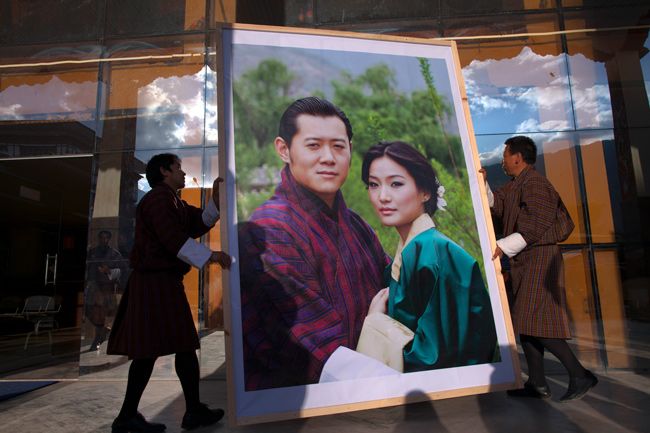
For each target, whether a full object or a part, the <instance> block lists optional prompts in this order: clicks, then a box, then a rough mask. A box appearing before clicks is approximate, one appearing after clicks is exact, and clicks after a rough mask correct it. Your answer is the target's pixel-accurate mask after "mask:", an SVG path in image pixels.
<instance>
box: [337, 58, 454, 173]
mask: <svg viewBox="0 0 650 433" xmlns="http://www.w3.org/2000/svg"><path fill="white" fill-rule="evenodd" d="M427 62H428V61H427ZM426 64H427V65H428V63H426ZM429 78H430V80H429V81H430V82H431V87H428V88H427V90H426V91H425V90H422V91H415V92H412V93H411V94H410V95H407V94H404V93H401V92H399V91H398V90H397V88H396V81H395V73H394V72H393V71H392V70H391V69H390V67H388V65H386V64H377V65H374V66H372V67H370V68H368V69H367V70H366V71H365V72H364V73H363V74H361V75H358V76H356V77H353V76H351V75H350V74H349V73H342V74H341V78H340V79H338V80H333V81H332V87H333V88H334V98H333V99H334V101H333V102H334V103H335V104H336V105H338V106H339V107H341V108H342V109H343V110H344V111H345V113H346V114H347V115H348V117H349V118H350V122H351V123H352V127H353V131H354V138H353V140H352V141H353V143H354V145H353V148H354V151H355V152H357V153H359V154H361V155H363V154H364V153H365V152H366V150H368V148H369V147H370V146H372V145H373V144H376V143H377V142H379V141H385V140H401V141H405V142H407V143H411V144H415V145H421V146H422V148H423V149H424V153H425V155H426V156H427V157H429V158H435V159H437V160H438V161H441V162H442V163H443V164H445V165H447V164H451V165H454V161H455V160H460V161H462V149H461V147H460V146H459V144H460V141H458V140H456V141H454V140H449V139H448V138H447V137H446V135H445V132H444V129H443V127H442V121H443V119H444V117H445V116H447V115H448V114H449V113H450V111H451V110H450V108H449V106H448V104H447V103H446V102H445V101H444V98H443V97H442V96H441V95H440V94H439V93H438V92H437V90H436V89H435V87H434V86H433V84H432V83H433V82H432V78H431V77H429ZM425 81H426V80H425Z"/></svg>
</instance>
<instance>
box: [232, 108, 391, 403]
mask: <svg viewBox="0 0 650 433" xmlns="http://www.w3.org/2000/svg"><path fill="white" fill-rule="evenodd" d="M351 140H352V126H351V125H350V121H349V120H348V118H347V117H346V115H345V114H344V113H343V112H342V111H341V110H340V109H339V108H338V107H336V106H335V105H333V104H332V103H331V102H329V101H326V100H323V99H320V98H316V97H308V98H304V99H299V100H297V101H295V102H293V103H292V104H291V105H290V106H289V107H288V108H287V109H286V111H285V112H284V114H283V115H282V118H281V120H280V127H279V133H278V137H276V138H275V141H274V144H275V150H276V152H277V154H278V155H279V157H280V158H281V160H282V161H283V162H284V163H285V166H284V168H283V169H282V172H281V181H280V184H279V185H278V186H277V188H276V190H275V193H274V194H273V196H272V197H271V198H270V199H268V200H267V201H266V202H264V203H263V204H262V205H261V206H259V207H258V208H257V209H256V210H255V211H254V212H253V214H252V215H251V218H250V219H249V220H248V221H247V222H245V223H243V224H242V225H241V226H240V231H239V250H240V275H241V314H242V328H243V340H244V341H243V352H244V373H245V383H246V390H247V391H252V390H257V389H265V388H275V387H282V386H293V385H304V384H308V383H316V382H318V381H319V379H320V376H321V372H322V370H323V366H324V364H325V363H326V362H327V360H328V359H329V358H330V356H331V355H332V354H333V353H334V352H335V351H336V350H337V349H338V348H350V349H352V350H354V349H355V347H356V345H357V341H358V339H359V334H360V332H361V328H362V325H363V321H364V319H365V317H366V315H367V313H368V307H369V306H370V302H371V300H372V298H373V296H374V295H375V294H376V293H377V292H378V291H379V290H380V289H381V288H382V273H383V270H384V267H385V266H386V264H387V263H388V260H387V256H386V255H385V253H384V251H383V249H382V246H381V244H380V242H379V240H378V239H377V236H376V235H375V232H374V231H373V229H372V228H371V227H370V226H369V225H368V224H367V223H366V222H365V221H364V220H363V219H362V218H361V217H360V216H359V215H357V214H356V213H354V212H353V211H351V210H350V209H349V208H348V207H347V206H346V203H345V200H344V199H343V195H342V193H341V186H342V185H343V183H344V182H345V180H346V179H347V177H348V174H349V170H350V161H351V146H352V143H351ZM359 356H361V355H359Z"/></svg>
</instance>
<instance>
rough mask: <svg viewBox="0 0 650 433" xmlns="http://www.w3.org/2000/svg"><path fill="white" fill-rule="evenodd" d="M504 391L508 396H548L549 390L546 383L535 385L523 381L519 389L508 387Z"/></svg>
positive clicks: (542, 397)
mask: <svg viewBox="0 0 650 433" xmlns="http://www.w3.org/2000/svg"><path fill="white" fill-rule="evenodd" d="M506 393H507V394H508V395H509V396H510V397H530V398H541V399H545V398H550V397H551V390H550V389H549V387H548V385H542V386H537V385H533V384H532V383H530V382H526V383H524V387H523V388H521V389H509V390H508V391H506Z"/></svg>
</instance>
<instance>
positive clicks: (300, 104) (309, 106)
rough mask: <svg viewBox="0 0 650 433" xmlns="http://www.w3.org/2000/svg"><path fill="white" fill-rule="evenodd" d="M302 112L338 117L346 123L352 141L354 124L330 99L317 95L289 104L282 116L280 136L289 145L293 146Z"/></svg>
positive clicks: (346, 129)
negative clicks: (292, 142) (292, 141)
mask: <svg viewBox="0 0 650 433" xmlns="http://www.w3.org/2000/svg"><path fill="white" fill-rule="evenodd" d="M301 114H307V115H310V116H318V117H330V116H336V117H338V118H339V119H341V121H342V122H343V124H344V125H345V132H347V134H348V140H350V142H352V125H351V124H350V120H349V119H348V117H347V116H346V115H345V113H344V112H343V110H341V109H340V108H339V107H337V106H336V105H334V104H332V103H331V102H330V101H327V100H325V99H321V98H317V97H316V96H309V97H307V98H302V99H298V100H296V101H294V102H293V103H292V104H291V105H289V107H287V109H286V110H285V111H284V114H283V115H282V117H281V118H280V129H279V131H278V136H280V137H281V138H282V139H283V140H284V141H285V143H287V146H288V147H291V140H293V136H294V135H296V132H297V131H298V124H297V120H298V116H300V115H301Z"/></svg>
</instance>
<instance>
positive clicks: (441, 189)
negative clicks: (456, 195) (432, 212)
mask: <svg viewBox="0 0 650 433" xmlns="http://www.w3.org/2000/svg"><path fill="white" fill-rule="evenodd" d="M444 195H445V187H444V186H442V185H440V186H439V187H438V190H437V191H436V196H437V199H436V208H437V209H440V210H444V211H446V210H447V209H445V207H446V206H447V201H446V200H445V199H444V198H443V196H444Z"/></svg>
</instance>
